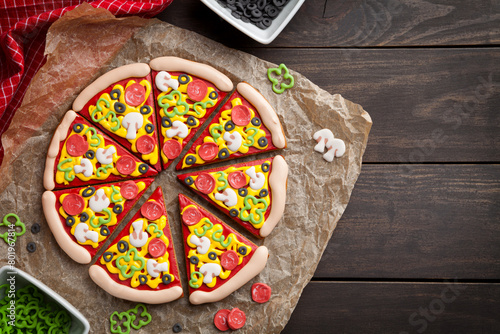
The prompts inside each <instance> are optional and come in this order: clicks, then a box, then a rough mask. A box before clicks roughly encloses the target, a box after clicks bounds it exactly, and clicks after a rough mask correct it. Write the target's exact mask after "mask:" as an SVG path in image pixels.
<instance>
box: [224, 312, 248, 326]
mask: <svg viewBox="0 0 500 334" xmlns="http://www.w3.org/2000/svg"><path fill="white" fill-rule="evenodd" d="M246 321H247V317H246V315H245V312H243V311H242V310H240V309H239V308H237V307H235V308H233V309H232V310H231V312H229V314H228V316H227V324H228V325H229V328H231V329H232V330H236V329H240V328H241V327H243V326H244V325H245V322H246Z"/></svg>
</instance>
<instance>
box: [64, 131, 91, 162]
mask: <svg viewBox="0 0 500 334" xmlns="http://www.w3.org/2000/svg"><path fill="white" fill-rule="evenodd" d="M88 149H89V143H88V142H87V141H86V140H85V138H83V137H82V136H80V135H72V136H71V137H69V138H68V140H67V141H66V151H68V154H69V155H71V156H72V157H79V156H82V155H84V154H85V152H87V150H88Z"/></svg>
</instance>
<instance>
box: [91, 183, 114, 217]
mask: <svg viewBox="0 0 500 334" xmlns="http://www.w3.org/2000/svg"><path fill="white" fill-rule="evenodd" d="M109 203H110V201H109V198H108V197H107V196H106V193H105V192H104V189H102V188H101V189H98V190H97V191H96V192H95V193H94V195H93V196H92V197H91V198H90V199H89V207H90V209H91V210H92V211H94V212H101V211H103V210H104V209H106V208H107V207H108V206H109Z"/></svg>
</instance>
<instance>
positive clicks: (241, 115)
mask: <svg viewBox="0 0 500 334" xmlns="http://www.w3.org/2000/svg"><path fill="white" fill-rule="evenodd" d="M251 119H252V113H251V112H250V109H248V107H247V106H244V105H237V106H235V107H234V108H233V110H232V111H231V120H232V121H233V123H234V124H236V125H239V126H247V125H248V123H250V120H251Z"/></svg>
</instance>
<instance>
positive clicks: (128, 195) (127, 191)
mask: <svg viewBox="0 0 500 334" xmlns="http://www.w3.org/2000/svg"><path fill="white" fill-rule="evenodd" d="M138 193H139V187H138V186H137V184H135V182H134V181H127V182H125V183H123V184H122V186H121V187H120V195H122V197H123V198H125V199H129V200H130V199H134V198H135V197H136V196H137V194H138Z"/></svg>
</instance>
